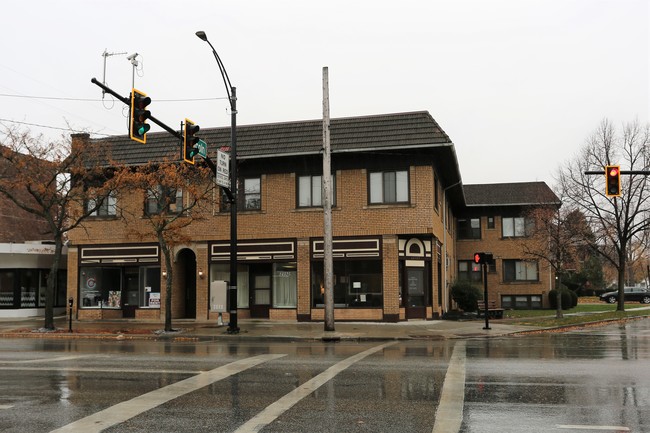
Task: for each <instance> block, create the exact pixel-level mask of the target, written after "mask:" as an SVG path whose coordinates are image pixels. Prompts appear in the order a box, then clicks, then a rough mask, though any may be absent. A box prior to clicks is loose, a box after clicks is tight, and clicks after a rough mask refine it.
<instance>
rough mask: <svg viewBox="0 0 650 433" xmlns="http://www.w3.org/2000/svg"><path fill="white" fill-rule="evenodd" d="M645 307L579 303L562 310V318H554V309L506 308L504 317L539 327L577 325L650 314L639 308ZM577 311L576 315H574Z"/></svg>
mask: <svg viewBox="0 0 650 433" xmlns="http://www.w3.org/2000/svg"><path fill="white" fill-rule="evenodd" d="M643 307H646V305H644V304H639V303H636V302H635V303H626V304H625V311H616V305H615V304H614V305H612V304H605V303H602V304H579V305H578V306H577V307H575V308H571V309H568V310H564V311H563V312H562V313H563V315H564V317H563V318H562V319H556V318H555V310H506V311H505V313H504V315H503V316H504V318H506V319H510V320H508V322H509V323H513V324H518V325H531V326H539V327H550V328H552V327H558V326H570V325H578V324H582V323H589V322H597V321H602V320H620V319H625V318H629V317H639V316H650V310H639V309H640V308H643ZM576 313H579V314H578V315H575V314H576Z"/></svg>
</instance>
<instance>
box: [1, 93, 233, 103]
mask: <svg viewBox="0 0 650 433" xmlns="http://www.w3.org/2000/svg"><path fill="white" fill-rule="evenodd" d="M0 97H5V98H23V99H44V100H50V101H81V102H102V100H101V99H90V98H63V97H54V96H30V95H12V94H9V93H0ZM219 99H228V98H227V97H226V96H223V97H219V98H190V99H156V102H196V101H216V100H219Z"/></svg>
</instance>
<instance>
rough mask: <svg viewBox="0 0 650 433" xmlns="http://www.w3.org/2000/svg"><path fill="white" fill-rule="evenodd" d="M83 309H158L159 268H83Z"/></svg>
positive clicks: (80, 296)
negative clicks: (134, 307)
mask: <svg viewBox="0 0 650 433" xmlns="http://www.w3.org/2000/svg"><path fill="white" fill-rule="evenodd" d="M79 298H80V301H79V302H80V305H81V307H82V308H115V309H121V308H123V307H124V306H127V305H128V306H136V307H139V308H160V267H158V266H139V267H127V268H123V267H90V266H89V267H82V268H81V269H80V273H79Z"/></svg>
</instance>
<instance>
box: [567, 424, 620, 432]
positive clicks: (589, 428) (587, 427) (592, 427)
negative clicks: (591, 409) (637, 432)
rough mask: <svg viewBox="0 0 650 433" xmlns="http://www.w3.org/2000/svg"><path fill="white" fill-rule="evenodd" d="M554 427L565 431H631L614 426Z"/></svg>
mask: <svg viewBox="0 0 650 433" xmlns="http://www.w3.org/2000/svg"><path fill="white" fill-rule="evenodd" d="M556 427H557V428H561V429H567V430H607V431H614V432H621V431H631V430H630V429H629V428H627V427H619V426H615V425H558V426H556Z"/></svg>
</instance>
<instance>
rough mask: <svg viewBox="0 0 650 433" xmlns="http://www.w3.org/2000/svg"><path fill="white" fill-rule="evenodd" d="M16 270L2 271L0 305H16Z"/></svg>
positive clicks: (0, 273) (0, 274) (0, 272)
mask: <svg viewBox="0 0 650 433" xmlns="http://www.w3.org/2000/svg"><path fill="white" fill-rule="evenodd" d="M15 275H16V274H15V272H14V271H0V307H13V306H14V284H15Z"/></svg>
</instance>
